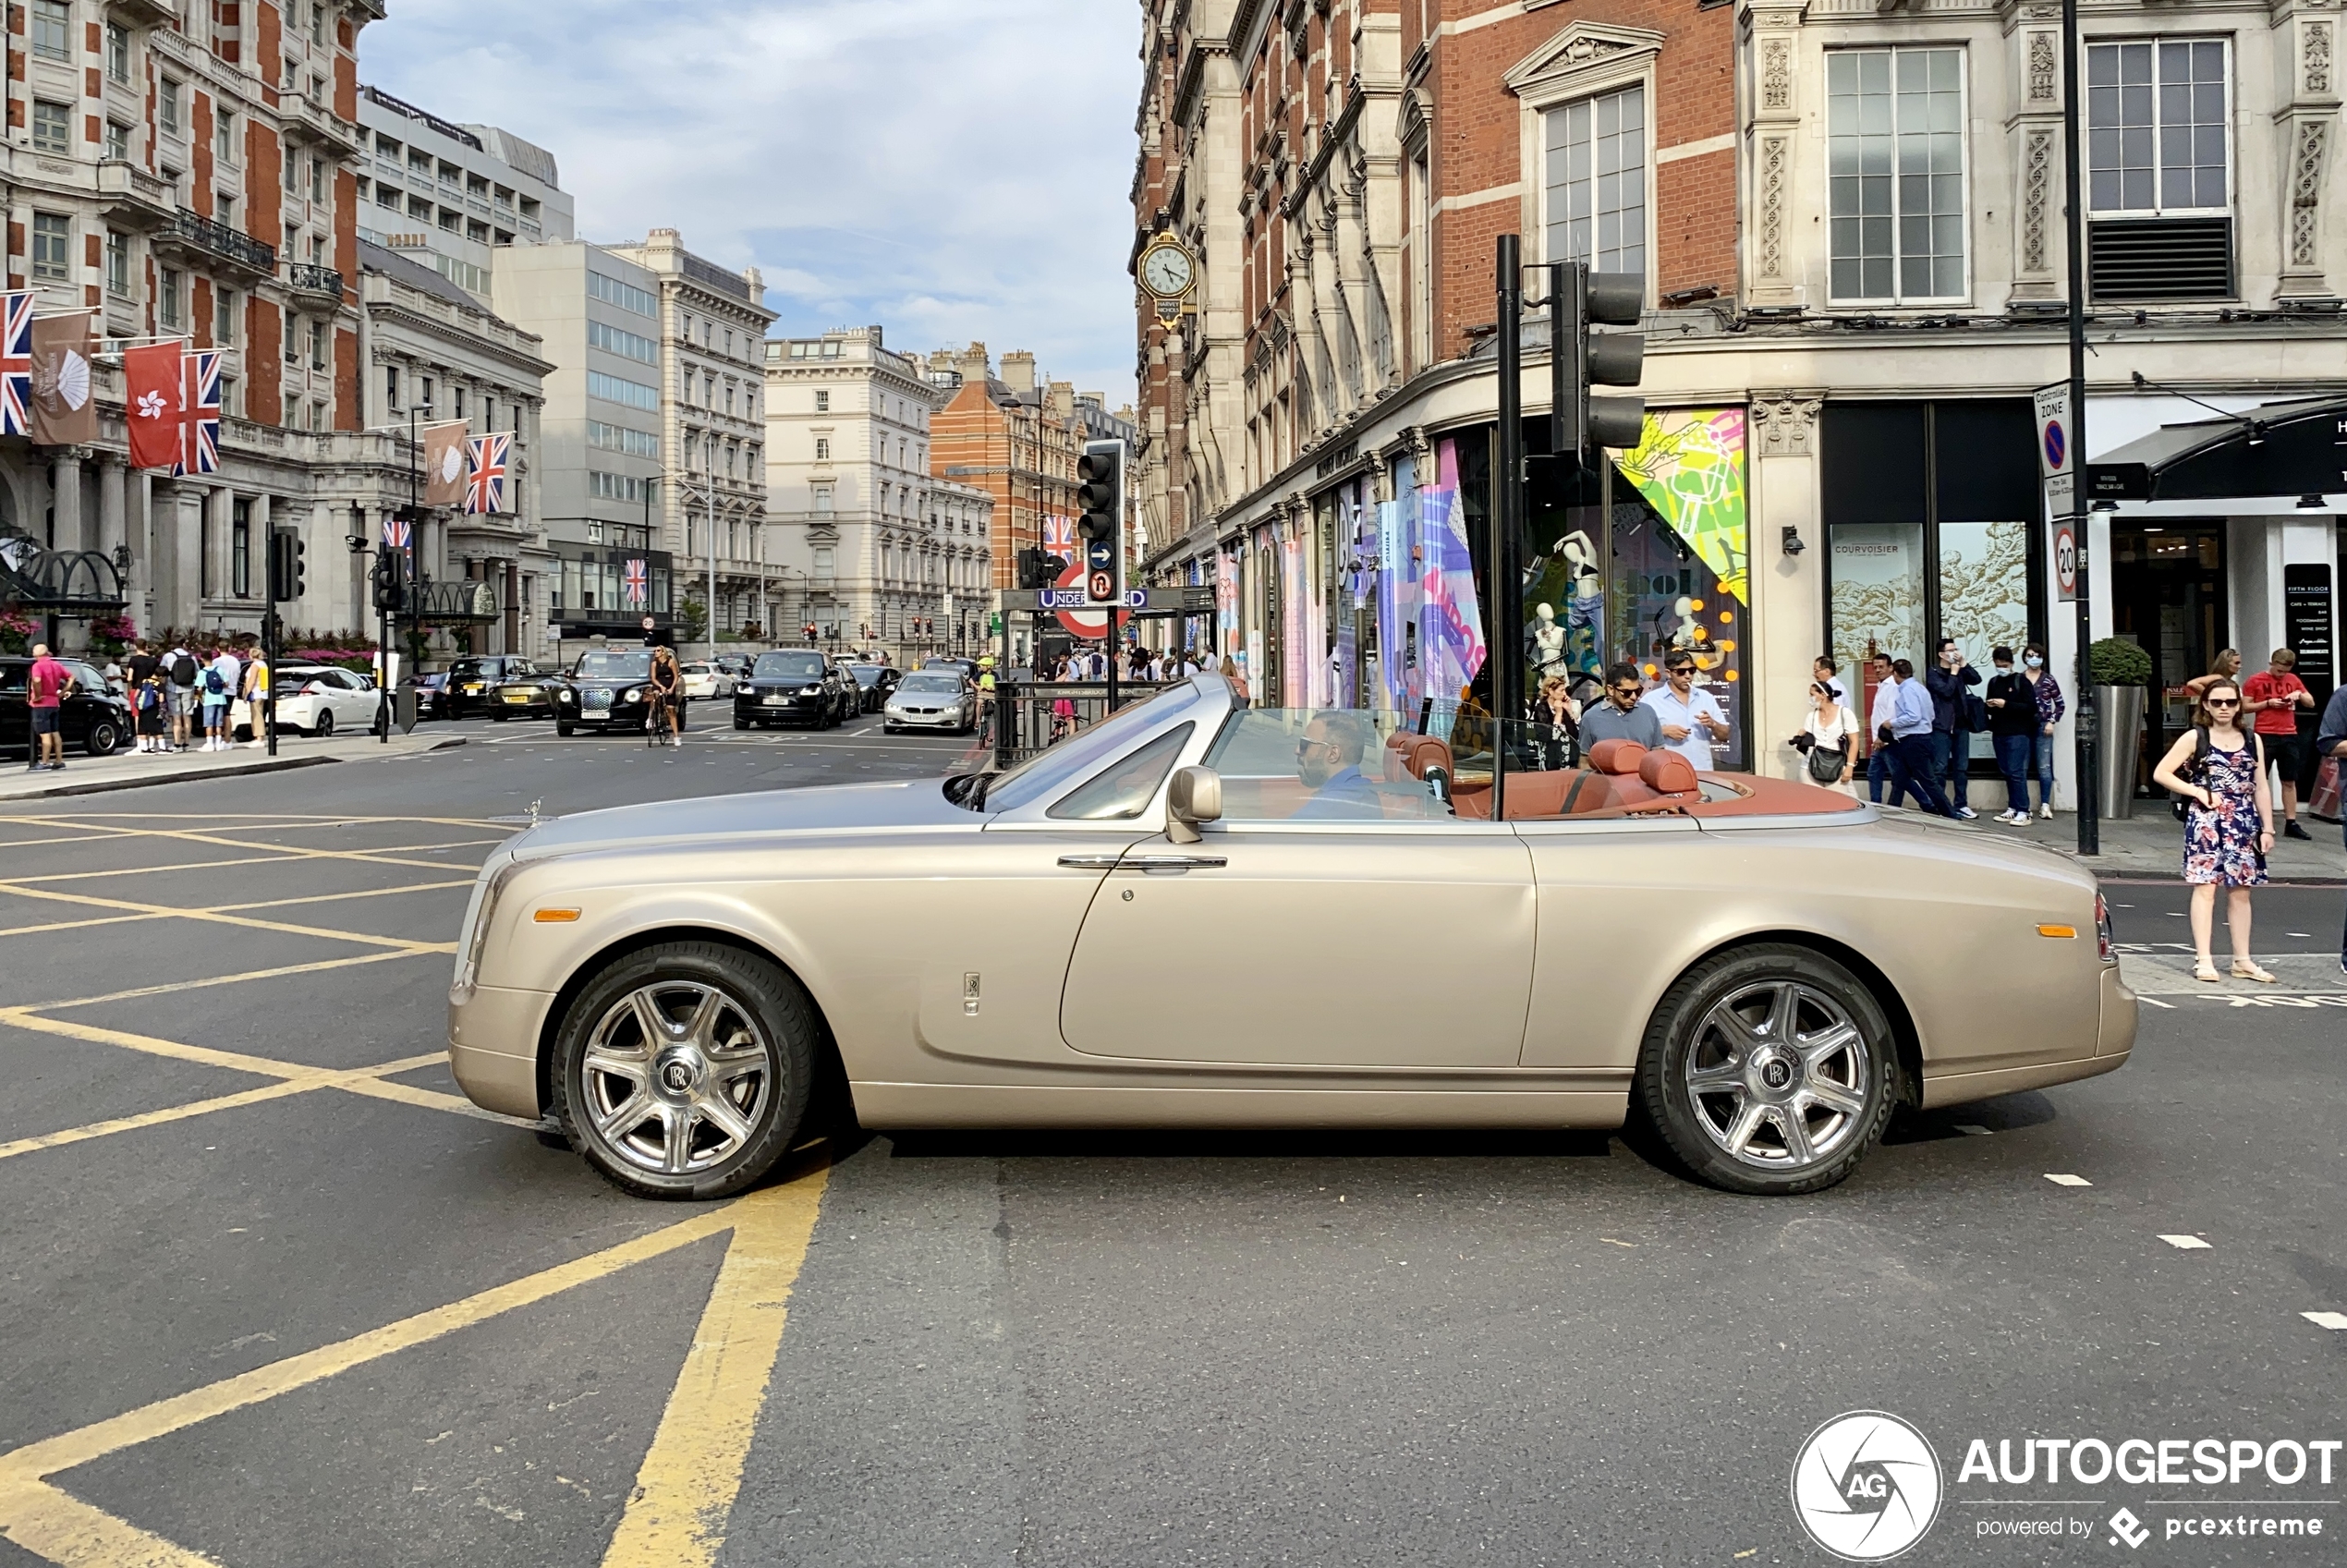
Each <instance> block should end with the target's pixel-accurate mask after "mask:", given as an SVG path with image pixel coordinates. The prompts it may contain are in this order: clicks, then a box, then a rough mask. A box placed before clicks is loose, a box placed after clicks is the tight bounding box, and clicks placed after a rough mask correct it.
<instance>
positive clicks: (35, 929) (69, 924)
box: [0, 915, 163, 936]
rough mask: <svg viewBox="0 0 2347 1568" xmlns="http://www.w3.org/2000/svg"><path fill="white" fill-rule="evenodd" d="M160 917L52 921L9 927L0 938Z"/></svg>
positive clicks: (158, 916) (122, 916)
mask: <svg viewBox="0 0 2347 1568" xmlns="http://www.w3.org/2000/svg"><path fill="white" fill-rule="evenodd" d="M161 918H163V917H162V916H160V915H100V916H97V917H95V918H91V919H87V920H52V921H50V922H49V923H48V924H47V925H45V926H10V927H8V928H7V929H6V930H0V936H39V935H41V934H42V933H43V931H86V930H89V929H90V928H91V927H92V926H128V925H134V924H136V923H137V922H139V921H140V920H159V919H161Z"/></svg>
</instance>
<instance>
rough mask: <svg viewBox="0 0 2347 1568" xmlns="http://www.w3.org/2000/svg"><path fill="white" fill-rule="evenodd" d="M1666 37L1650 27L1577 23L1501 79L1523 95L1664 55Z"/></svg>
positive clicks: (1568, 26)
mask: <svg viewBox="0 0 2347 1568" xmlns="http://www.w3.org/2000/svg"><path fill="white" fill-rule="evenodd" d="M1661 49H1662V34H1660V33H1659V32H1656V31H1654V30H1651V29H1649V28H1642V27H1617V26H1615V25H1614V24H1612V23H1611V22H1592V21H1576V22H1571V23H1568V24H1566V25H1565V26H1564V27H1563V28H1560V29H1559V30H1557V31H1556V32H1555V33H1553V34H1551V35H1550V38H1549V40H1548V42H1546V43H1542V44H1541V45H1540V46H1539V47H1538V49H1535V50H1533V51H1532V53H1531V54H1529V55H1526V56H1525V57H1524V58H1523V59H1521V60H1519V61H1517V62H1516V63H1515V64H1514V66H1513V67H1510V68H1509V69H1508V71H1507V72H1506V73H1505V74H1504V75H1503V76H1502V78H1501V79H1502V81H1504V82H1506V83H1507V85H1508V89H1509V91H1512V92H1514V93H1516V94H1518V95H1519V96H1521V95H1522V94H1524V93H1525V92H1526V91H1530V90H1535V89H1538V88H1539V87H1541V86H1543V85H1545V84H1548V83H1550V82H1552V81H1556V80H1560V79H1569V78H1572V77H1574V76H1576V75H1578V74H1580V73H1582V72H1584V71H1588V70H1592V69H1598V68H1602V67H1609V66H1611V65H1614V64H1616V63H1619V62H1622V61H1624V60H1626V59H1629V58H1634V57H1636V56H1638V55H1654V54H1659V53H1660V51H1661Z"/></svg>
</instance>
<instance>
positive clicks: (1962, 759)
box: [1923, 637, 1980, 821]
mask: <svg viewBox="0 0 2347 1568" xmlns="http://www.w3.org/2000/svg"><path fill="white" fill-rule="evenodd" d="M1923 684H1924V686H1925V687H1926V688H1927V690H1929V692H1930V693H1931V768H1932V776H1931V779H1930V784H1931V787H1932V788H1933V789H1934V790H1940V789H1944V790H1945V791H1946V792H1947V800H1948V814H1949V815H1951V816H1954V817H1961V818H1963V819H1964V820H1967V821H1969V820H1971V819H1972V818H1974V817H1976V816H1977V815H1979V813H1977V812H1976V811H1975V810H1973V808H1972V802H1971V800H1970V799H1969V798H1968V797H1969V796H1970V794H1971V785H1972V694H1971V692H1969V691H1967V690H1966V689H1965V688H1966V687H1976V686H1978V685H1979V684H1980V672H1979V671H1977V670H1976V669H1974V668H1973V667H1972V662H1971V661H1970V660H1968V659H1966V658H1965V657H1964V650H1963V649H1962V648H1960V647H1958V646H1957V645H1956V639H1955V638H1952V637H1943V638H1940V657H1939V659H1938V660H1937V661H1936V662H1934V663H1933V665H1932V667H1931V668H1930V669H1929V670H1927V672H1925V674H1924V677H1923Z"/></svg>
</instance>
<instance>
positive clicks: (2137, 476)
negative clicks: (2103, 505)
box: [2086, 463, 2151, 501]
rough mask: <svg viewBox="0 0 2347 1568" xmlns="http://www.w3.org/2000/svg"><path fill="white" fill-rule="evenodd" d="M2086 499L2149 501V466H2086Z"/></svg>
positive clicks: (2094, 464) (2098, 464) (2118, 464)
mask: <svg viewBox="0 0 2347 1568" xmlns="http://www.w3.org/2000/svg"><path fill="white" fill-rule="evenodd" d="M2086 499H2087V500H2089V501H2148V500H2150V499H2151V467H2150V465H2148V464H2146V463H2089V464H2087V465H2086Z"/></svg>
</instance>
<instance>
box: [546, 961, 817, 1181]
mask: <svg viewBox="0 0 2347 1568" xmlns="http://www.w3.org/2000/svg"><path fill="white" fill-rule="evenodd" d="M579 1079H580V1083H581V1087H582V1088H584V1089H585V1096H584V1098H585V1100H586V1104H585V1105H584V1106H583V1107H582V1109H583V1110H584V1111H585V1112H586V1116H585V1121H586V1122H587V1124H588V1127H589V1128H590V1130H591V1132H592V1134H593V1136H594V1137H595V1138H596V1140H597V1141H598V1142H600V1143H602V1145H603V1146H604V1147H605V1148H606V1149H609V1150H610V1151H611V1152H612V1153H613V1154H614V1156H616V1157H617V1158H618V1159H620V1160H622V1161H626V1163H627V1164H630V1165H633V1166H635V1167H637V1168H638V1169H639V1170H643V1171H649V1172H653V1173H658V1174H661V1175H668V1176H680V1175H688V1174H691V1173H695V1172H699V1171H706V1170H709V1169H710V1168H711V1167H712V1166H715V1165H720V1164H723V1163H724V1161H727V1160H729V1159H731V1158H732V1157H733V1156H734V1155H735V1154H736V1153H737V1152H739V1151H740V1149H741V1148H742V1146H743V1145H744V1144H745V1143H747V1142H748V1140H749V1139H750V1137H751V1136H753V1133H754V1131H755V1129H756V1128H757V1126H758V1124H759V1122H760V1119H761V1118H762V1117H763V1116H764V1114H765V1112H766V1108H767V1100H768V1099H769V1097H770V1096H772V1094H773V1092H774V1052H773V1048H772V1045H771V1044H770V1043H769V1042H768V1040H767V1039H766V1035H765V1033H764V1031H763V1030H761V1029H760V1027H759V1026H758V1021H757V1020H756V1019H755V1018H753V1017H752V1016H751V1015H749V1013H748V1010H746V1009H745V1008H744V1007H743V1006H742V1005H741V1004H740V1003H737V1002H736V1001H734V1000H733V999H732V998H731V997H729V996H727V995H726V994H725V993H724V991H719V990H717V989H716V988H715V987H713V986H707V985H702V984H699V983H698V982H696V981H692V980H658V981H654V982H653V983H651V984H650V985H647V986H643V987H640V988H639V989H638V990H636V991H630V992H628V993H627V995H626V996H624V997H622V998H621V999H620V1000H619V1001H618V1002H617V1003H614V1004H613V1006H612V1007H611V1008H610V1010H609V1011H607V1012H605V1013H604V1015H602V1018H601V1019H600V1020H599V1021H598V1022H597V1023H596V1025H595V1030H594V1033H593V1035H592V1036H590V1038H589V1039H588V1043H587V1049H586V1051H585V1052H584V1053H583V1055H582V1058H581V1060H580V1062H579Z"/></svg>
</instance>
